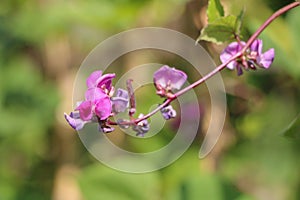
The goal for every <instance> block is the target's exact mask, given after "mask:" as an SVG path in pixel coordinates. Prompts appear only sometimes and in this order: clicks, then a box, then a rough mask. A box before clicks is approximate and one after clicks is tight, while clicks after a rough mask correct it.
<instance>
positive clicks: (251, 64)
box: [220, 39, 275, 75]
mask: <svg viewBox="0 0 300 200" xmlns="http://www.w3.org/2000/svg"><path fill="white" fill-rule="evenodd" d="M245 45H246V43H245V42H243V41H241V42H232V43H230V44H229V45H228V46H227V47H226V48H225V49H224V50H223V52H222V53H221V55H220V60H221V62H222V63H225V62H227V61H228V60H229V59H230V58H231V57H232V56H234V55H235V54H237V53H238V52H239V51H241V50H242V49H243V48H244V46H245ZM262 48H263V43H262V40H260V39H256V40H254V41H253V43H252V44H251V45H250V49H249V50H248V51H246V52H245V54H244V55H243V56H242V57H240V58H238V59H236V60H233V61H231V62H230V63H229V64H228V65H227V66H226V67H227V68H228V69H231V70H233V69H236V70H237V73H238V75H241V74H243V70H242V69H243V68H244V69H246V70H248V69H253V70H255V69H256V67H261V68H265V69H268V68H269V67H270V66H271V64H272V62H273V60H274V56H275V52H274V49H269V50H268V51H266V52H265V53H262Z"/></svg>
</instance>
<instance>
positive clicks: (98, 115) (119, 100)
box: [64, 65, 187, 136]
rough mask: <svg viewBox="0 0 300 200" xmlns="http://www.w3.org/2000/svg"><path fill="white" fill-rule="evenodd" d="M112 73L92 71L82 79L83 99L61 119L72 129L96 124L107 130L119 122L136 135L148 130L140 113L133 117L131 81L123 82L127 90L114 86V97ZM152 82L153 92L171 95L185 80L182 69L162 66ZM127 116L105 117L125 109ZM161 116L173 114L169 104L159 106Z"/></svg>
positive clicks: (111, 129)
mask: <svg viewBox="0 0 300 200" xmlns="http://www.w3.org/2000/svg"><path fill="white" fill-rule="evenodd" d="M114 78H115V74H104V75H103V74H102V71H95V72H93V73H92V74H91V75H90V76H89V77H88V78H87V81H86V85H87V90H86V92H85V99H84V101H81V102H77V107H76V108H75V111H73V112H71V113H70V115H68V114H66V113H65V114H64V115H65V119H66V120H67V122H68V123H69V124H70V125H71V127H72V128H74V129H75V130H81V129H82V128H83V127H84V125H85V124H87V123H98V124H99V130H100V131H101V132H104V133H109V132H112V131H113V130H114V128H113V127H111V125H119V126H120V127H121V128H125V129H127V128H129V127H131V128H132V130H133V131H135V132H136V135H137V136H144V135H145V133H147V132H148V131H149V128H150V125H149V123H148V121H147V119H144V115H143V114H140V115H139V116H138V118H137V119H134V118H133V114H134V112H133V111H135V99H134V92H133V89H132V86H131V81H132V80H129V81H128V82H127V90H128V91H127V90H124V89H121V88H118V89H117V91H116V95H115V96H114V93H115V92H114V87H113V86H112V80H113V79H114ZM153 79H154V85H155V87H156V89H157V94H159V95H160V96H161V97H165V98H171V97H174V94H173V91H174V90H178V89H180V88H181V87H182V85H183V84H184V82H185V81H186V79H187V76H186V74H185V73H184V72H182V71H180V70H176V69H174V68H170V67H169V66H167V65H164V66H162V67H161V68H160V69H159V70H157V71H156V72H155V73H154V77H153ZM129 107H130V109H129V113H128V114H129V118H130V120H127V119H118V120H117V122H111V121H109V118H110V117H112V116H115V115H117V114H118V113H122V112H125V111H126V110H127V108H129ZM160 111H161V113H162V116H163V117H164V119H166V120H168V119H171V118H174V117H176V111H175V110H174V109H173V108H172V106H171V105H166V106H164V107H162V108H161V109H160Z"/></svg>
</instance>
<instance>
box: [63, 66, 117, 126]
mask: <svg viewBox="0 0 300 200" xmlns="http://www.w3.org/2000/svg"><path fill="white" fill-rule="evenodd" d="M114 77H115V74H105V75H103V76H102V71H95V72H93V73H91V75H90V76H89V77H88V78H87V81H86V84H87V88H88V89H87V91H86V92H85V100H84V101H82V102H79V103H78V104H79V105H77V107H76V108H75V111H77V112H71V114H70V115H67V114H66V113H65V114H64V116H65V119H66V120H67V122H68V123H69V124H70V126H71V127H72V128H74V129H76V130H80V129H82V128H83V126H84V125H85V124H86V123H90V122H98V123H99V125H100V128H101V129H103V130H104V131H105V132H107V131H108V129H110V127H108V126H106V124H105V123H103V122H105V121H106V120H107V119H108V117H110V116H111V114H112V102H111V100H110V96H109V95H111V93H112V91H113V86H112V79H113V78H114ZM100 122H101V124H100Z"/></svg>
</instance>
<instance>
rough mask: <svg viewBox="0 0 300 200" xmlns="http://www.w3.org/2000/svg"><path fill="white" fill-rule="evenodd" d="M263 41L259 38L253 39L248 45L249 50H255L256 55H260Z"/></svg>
mask: <svg viewBox="0 0 300 200" xmlns="http://www.w3.org/2000/svg"><path fill="white" fill-rule="evenodd" d="M262 47H263V42H262V40H260V39H256V40H254V41H253V43H252V44H251V45H250V50H251V51H254V52H257V55H260V54H261V52H262Z"/></svg>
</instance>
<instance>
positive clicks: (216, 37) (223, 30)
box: [197, 15, 237, 44]
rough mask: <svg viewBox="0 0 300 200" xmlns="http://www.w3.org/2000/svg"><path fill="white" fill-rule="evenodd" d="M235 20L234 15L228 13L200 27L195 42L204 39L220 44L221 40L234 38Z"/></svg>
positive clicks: (225, 40)
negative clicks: (199, 32)
mask: <svg viewBox="0 0 300 200" xmlns="http://www.w3.org/2000/svg"><path fill="white" fill-rule="evenodd" d="M236 21H237V17H236V16H233V15H228V16H226V17H222V18H219V19H217V20H215V21H214V22H212V23H209V24H208V25H207V26H206V27H205V28H203V29H202V31H201V34H200V36H199V37H198V39H197V42H198V41H200V40H205V41H208V42H213V43H216V44H222V43H223V42H227V41H232V40H234V39H235V34H236Z"/></svg>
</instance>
